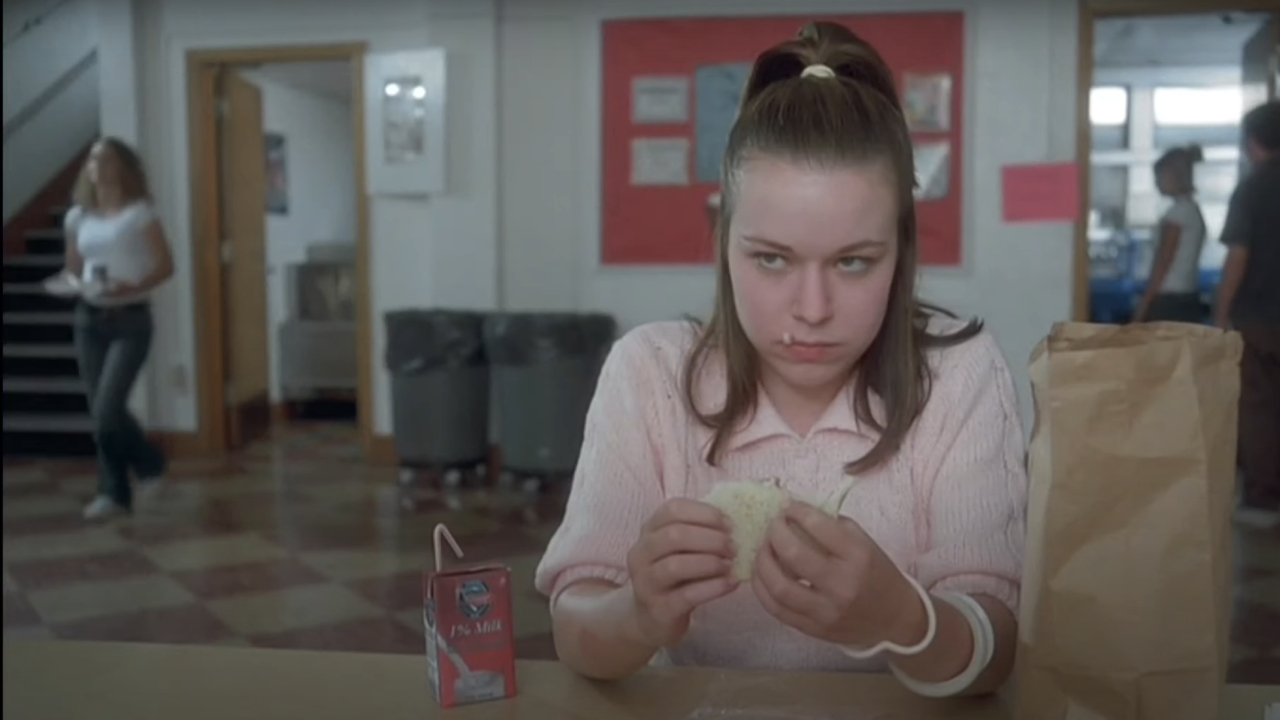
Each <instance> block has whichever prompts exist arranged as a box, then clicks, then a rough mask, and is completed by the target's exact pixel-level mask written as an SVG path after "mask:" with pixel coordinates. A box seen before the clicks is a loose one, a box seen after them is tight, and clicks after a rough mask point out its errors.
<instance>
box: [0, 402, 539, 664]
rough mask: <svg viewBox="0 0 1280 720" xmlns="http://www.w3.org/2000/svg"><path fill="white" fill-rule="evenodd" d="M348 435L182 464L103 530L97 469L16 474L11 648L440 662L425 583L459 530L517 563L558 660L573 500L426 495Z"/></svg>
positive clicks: (24, 469) (518, 607)
mask: <svg viewBox="0 0 1280 720" xmlns="http://www.w3.org/2000/svg"><path fill="white" fill-rule="evenodd" d="M358 457H359V452H358V451H357V450H356V448H355V447H354V445H353V444H352V443H351V442H350V438H349V436H348V435H345V434H344V433H343V432H342V431H341V430H340V429H339V428H326V427H325V426H322V425H321V426H317V427H316V428H312V429H310V430H309V431H307V432H305V433H293V434H290V435H288V436H285V437H283V438H280V439H278V440H277V441H275V442H273V443H269V444H264V445H262V446H258V447H255V448H253V449H252V450H251V451H249V452H248V453H246V454H245V455H244V456H243V457H238V458H235V459H232V460H230V461H227V462H219V463H212V464H211V463H176V464H175V465H176V467H175V468H174V471H173V472H172V473H171V478H170V480H171V482H170V484H169V485H168V487H167V489H166V491H165V492H164V494H163V495H162V497H161V498H159V499H158V501H157V502H156V504H155V505H154V506H152V507H150V508H146V509H144V510H143V511H140V512H139V513H138V514H137V515H135V516H134V517H132V518H127V519H121V520H116V521H112V522H109V523H105V524H89V523H86V522H85V521H83V520H82V519H81V518H80V509H81V507H82V506H83V503H84V502H85V501H86V500H87V499H88V498H89V497H91V496H92V495H93V492H94V488H95V485H96V476H95V475H94V468H93V465H92V464H91V463H85V462H78V461H77V462H39V463H19V464H11V463H6V465H5V468H4V632H5V635H27V636H39V637H57V638H73V639H100V640H136V641H149V642H173V643H201V644H235V645H256V646H262V647H279V648H308V649H342V650H354V651H369V652H402V653H418V652H421V651H422V635H421V628H422V571H423V569H425V568H426V567H428V565H429V563H430V562H431V557H430V556H431V531H432V528H433V527H434V526H435V524H436V522H438V521H443V522H446V523H447V524H448V526H449V528H450V530H451V531H452V532H453V534H454V535H455V536H456V537H457V538H458V540H459V542H460V543H461V545H462V547H463V550H464V551H465V552H466V553H467V559H469V560H488V559H502V560H503V561H505V562H506V563H507V564H508V565H509V566H510V567H511V570H512V573H513V575H514V581H515V583H516V587H517V588H519V591H518V597H517V598H516V602H515V612H516V618H515V627H516V628H517V629H518V630H519V632H520V635H521V636H520V638H519V643H518V650H519V652H520V653H521V654H522V655H523V656H525V657H550V656H551V655H552V652H553V651H552V649H551V642H550V636H549V634H548V631H549V629H550V627H549V624H548V618H547V612H546V603H545V600H544V599H543V598H541V596H539V595H537V593H536V592H535V591H534V590H533V579H532V578H533V570H534V567H535V566H536V564H537V561H538V557H539V555H540V553H541V550H542V548H543V547H545V545H546V541H547V539H548V538H549V537H550V533H551V532H552V531H553V530H554V528H555V525H556V523H557V522H558V520H559V513H560V508H561V507H562V506H563V498H557V497H549V498H547V499H545V500H542V501H540V502H539V503H536V504H529V503H526V502H523V501H522V499H521V498H520V497H519V496H518V495H514V494H512V495H504V494H501V493H492V492H483V491H470V492H464V493H462V494H460V495H459V496H455V497H450V498H445V497H442V496H440V495H439V494H437V493H433V492H427V491H421V490H418V491H415V492H413V494H412V500H413V503H412V504H413V507H412V509H406V507H405V504H404V501H405V499H406V497H408V495H407V494H406V492H405V491H403V490H402V489H401V488H400V487H399V486H398V484H397V474H398V473H397V471H396V470H395V469H394V468H381V467H379V468H375V467H370V466H367V465H364V464H363V463H361V462H359V460H358Z"/></svg>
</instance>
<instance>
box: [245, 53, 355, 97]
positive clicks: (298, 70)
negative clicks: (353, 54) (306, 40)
mask: <svg viewBox="0 0 1280 720" xmlns="http://www.w3.org/2000/svg"><path fill="white" fill-rule="evenodd" d="M254 73H255V74H256V75H257V76H258V77H261V78H263V79H265V80H271V81H273V82H277V83H280V84H281V85H286V86H288V87H291V88H294V89H295V90H301V91H303V92H309V93H314V94H316V95H323V96H325V97H329V98H333V99H335V100H342V101H344V102H351V64H350V63H348V62H346V61H344V60H338V61H330V62H294V63H268V64H266V65H259V66H257V67H255V68H254Z"/></svg>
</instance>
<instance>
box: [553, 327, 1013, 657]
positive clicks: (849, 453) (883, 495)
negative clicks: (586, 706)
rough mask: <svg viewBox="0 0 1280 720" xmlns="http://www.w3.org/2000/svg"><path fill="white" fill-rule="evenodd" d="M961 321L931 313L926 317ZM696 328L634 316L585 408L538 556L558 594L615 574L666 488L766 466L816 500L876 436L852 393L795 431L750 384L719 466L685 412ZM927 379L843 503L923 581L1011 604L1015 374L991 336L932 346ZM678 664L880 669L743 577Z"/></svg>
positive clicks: (705, 434) (707, 397)
mask: <svg viewBox="0 0 1280 720" xmlns="http://www.w3.org/2000/svg"><path fill="white" fill-rule="evenodd" d="M957 327H958V324H957V323H956V321H952V320H943V319H938V320H935V321H934V326H933V328H934V329H935V331H941V332H947V331H951V330H954V329H956V328H957ZM693 340H694V334H693V331H692V329H691V327H690V326H689V325H688V324H685V323H674V322H673V323H656V324H652V325H646V326H643V327H639V328H636V329H635V330H633V331H631V332H629V333H627V335H626V336H624V337H623V338H622V339H621V340H619V341H618V343H617V344H616V345H615V346H614V348H613V351H612V352H611V354H610V355H609V358H608V360H607V361H606V363H605V366H604V369H603V371H602V372H601V376H600V381H599V386H598V388H597V389H596V395H595V399H594V400H593V401H592V405H591V410H590V412H589V414H588V417H587V426H586V433H585V438H584V440H583V445H582V454H581V457H580V459H579V462H578V468H577V473H576V475H575V476H574V480H573V488H572V491H571V494H570V496H569V503H568V507H567V509H566V511H565V518H564V522H563V524H562V525H561V526H560V528H559V530H558V531H557V532H556V534H555V536H554V537H553V538H552V539H551V543H550V545H549V547H548V548H547V552H546V555H545V556H543V558H542V562H541V564H540V565H539V567H538V570H537V575H536V579H535V582H536V585H537V588H538V589H539V590H540V591H541V592H543V593H546V594H548V595H550V596H552V597H553V598H554V597H555V596H556V595H557V594H558V593H559V592H560V591H561V590H563V589H564V588H565V587H567V586H568V585H569V584H571V583H573V582H575V581H579V580H582V579H584V578H599V579H604V580H608V581H610V582H613V583H617V584H622V583H624V582H625V581H626V579H627V574H626V554H627V551H628V550H629V549H630V547H631V545H632V543H634V542H635V540H636V538H638V537H639V535H640V528H641V526H642V524H643V523H644V522H645V520H646V519H647V518H648V517H649V515H650V514H651V513H652V512H653V511H654V509H655V508H657V507H658V505H659V504H661V503H662V502H663V501H664V500H665V499H667V498H672V497H691V498H701V497H702V496H704V495H706V493H707V492H709V491H710V490H711V488H712V486H713V485H715V484H716V483H717V482H722V481H726V480H741V479H752V478H763V477H771V476H776V477H778V478H780V479H781V480H782V484H783V487H785V488H787V489H788V490H789V491H790V492H791V493H793V494H795V495H797V496H799V497H801V498H804V499H807V500H810V501H812V502H814V503H817V502H820V501H821V499H822V498H824V497H826V495H827V494H828V492H829V491H830V489H831V488H832V487H834V486H836V485H837V484H838V483H839V482H840V481H841V477H842V471H843V466H844V464H845V463H846V462H848V461H850V460H854V459H856V458H858V457H860V456H862V455H863V454H864V453H865V452H866V451H867V450H868V449H869V448H870V447H871V446H872V444H873V442H874V435H872V434H871V433H870V431H864V430H862V429H861V428H860V426H859V425H860V424H859V423H858V421H857V420H856V419H855V417H854V414H853V409H852V403H851V398H850V396H849V394H848V393H846V394H844V395H842V396H841V397H838V398H837V399H836V401H835V402H833V403H832V405H831V406H830V408H828V410H827V411H826V413H825V415H824V416H823V417H822V418H821V419H820V420H819V421H818V423H817V424H816V425H815V426H814V428H813V429H812V431H810V432H809V434H808V435H807V436H806V437H800V436H798V435H796V434H795V433H794V432H793V431H792V430H791V429H790V428H789V427H788V426H787V424H786V423H785V422H783V421H782V419H781V418H780V417H779V415H778V414H777V412H776V411H775V410H774V408H773V407H772V405H771V404H770V403H769V401H768V398H767V397H766V396H765V395H763V394H761V396H760V401H759V408H758V410H757V411H756V413H755V416H754V418H752V419H751V421H750V422H749V423H747V424H745V425H744V426H743V427H742V428H741V429H740V430H739V431H738V432H737V433H736V434H735V435H734V436H733V438H732V440H731V442H730V443H729V445H728V451H727V452H726V453H725V454H724V456H723V458H722V460H721V461H720V462H719V463H718V466H717V467H711V466H709V465H708V464H707V463H706V462H705V461H704V459H703V458H704V454H705V448H706V447H707V445H708V443H709V442H710V438H711V431H710V430H708V429H706V428H705V427H703V426H702V425H700V424H699V423H698V422H697V421H696V420H695V419H694V418H693V417H692V416H691V414H690V413H689V412H688V410H687V409H686V407H685V404H684V402H683V401H682V399H681V395H680V373H681V370H682V363H683V361H684V358H685V355H686V353H688V351H689V348H690V346H691V344H692V343H693ZM931 365H932V367H933V369H934V373H935V376H934V377H935V380H934V385H933V392H932V395H931V397H930V400H929V403H928V405H927V407H926V408H925V410H924V412H923V414H922V415H921V417H920V418H919V420H918V421H917V422H916V425H915V427H914V428H913V429H912V431H911V433H910V434H909V435H908V437H907V438H906V441H905V443H904V445H903V448H902V450H901V452H900V453H899V454H898V455H897V456H896V457H895V458H894V459H893V460H891V461H889V462H887V463H885V464H884V465H882V466H881V467H880V468H879V469H877V470H875V471H873V472H870V473H867V474H866V475H865V476H863V477H861V478H860V479H859V482H858V483H857V484H856V485H855V486H854V488H853V490H852V491H851V492H850V493H849V495H848V497H847V498H846V500H845V502H844V505H843V507H842V509H841V513H842V514H843V515H845V516H847V517H849V518H852V519H853V520H855V521H857V522H858V523H859V524H860V525H861V526H862V527H863V528H865V529H866V531H867V532H868V533H869V534H870V536H871V537H872V538H874V539H875V540H876V542H877V543H879V544H880V546H881V547H882V548H883V549H884V550H885V552H886V553H887V554H888V556H889V557H890V558H892V559H893V561H894V562H895V563H896V564H897V565H898V566H899V568H901V569H902V570H904V571H905V572H907V573H908V574H910V575H911V576H912V577H914V578H916V579H917V580H918V581H920V583H921V584H922V585H923V586H924V587H925V588H926V589H929V590H934V591H940V590H950V591H959V592H966V593H983V594H987V595H990V596H992V597H995V598H997V599H999V600H1001V601H1003V602H1005V603H1007V604H1008V605H1009V607H1010V608H1011V609H1013V610H1014V612H1015V613H1016V612H1017V604H1018V590H1019V583H1020V580H1021V575H1022V548H1023V537H1024V533H1025V522H1026V497H1027V478H1026V472H1025V469H1024V465H1023V452H1024V445H1023V437H1022V427H1021V424H1020V423H1019V420H1018V415H1017V411H1016V409H1015V408H1016V402H1015V399H1014V389H1013V382H1012V379H1011V378H1010V375H1009V370H1008V367H1007V365H1006V364H1005V361H1004V359H1003V357H1002V356H1001V354H1000V351H999V349H998V348H997V347H996V344H995V342H994V340H993V339H992V338H991V337H990V335H988V334H986V333H983V334H982V335H980V336H978V337H976V338H974V339H972V340H970V341H968V342H965V343H963V344H961V345H958V346H955V347H952V348H947V349H944V350H938V351H935V352H934V353H933V355H932V357H931ZM705 372H706V374H705V375H704V376H703V378H702V380H703V381H702V382H700V383H699V387H700V388H701V390H700V398H699V400H698V402H699V407H702V408H715V407H718V404H717V402H719V401H721V400H722V399H723V396H724V374H723V367H722V366H717V365H716V364H709V365H708V367H707V368H706V371H705ZM668 652H669V659H670V661H672V662H674V663H676V664H681V665H705V666H717V667H744V668H764V669H788V670H805V669H812V670H819V669H822V670H842V669H844V670H875V669H881V668H882V667H883V664H882V662H883V661H878V660H873V661H869V662H859V661H855V660H853V659H851V658H850V657H849V656H847V655H845V654H844V653H843V652H841V651H840V650H839V649H838V648H836V647H834V646H832V645H829V644H827V643H824V642H822V641H819V640H816V639H813V638H810V637H808V636H806V635H804V634H802V633H800V632H799V631H796V630H793V629H791V628H789V627H787V626H785V625H783V624H782V623H780V622H779V621H778V620H776V619H774V618H773V616H771V615H769V614H768V613H767V612H766V611H765V610H764V608H762V607H761V605H760V603H759V601H758V600H757V599H756V597H755V594H754V593H753V592H752V590H751V588H750V586H749V585H747V584H744V585H743V586H741V587H739V588H738V589H737V590H736V591H734V592H733V593H732V594H730V595H729V596H727V597H725V598H722V599H720V600H717V601H715V602H712V603H710V604H708V605H705V606H703V607H702V608H700V609H698V610H697V611H695V613H694V616H693V621H692V623H691V628H690V631H689V633H688V635H686V637H685V639H684V640H683V641H682V642H681V643H680V644H679V645H678V646H677V647H674V648H670V649H669V651H668Z"/></svg>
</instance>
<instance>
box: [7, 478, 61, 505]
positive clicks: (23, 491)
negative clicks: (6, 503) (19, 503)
mask: <svg viewBox="0 0 1280 720" xmlns="http://www.w3.org/2000/svg"><path fill="white" fill-rule="evenodd" d="M61 492H62V487H61V486H60V485H59V484H58V481H56V480H53V479H48V480H40V481H39V482H29V483H22V484H20V485H6V486H4V499H5V500H16V499H18V498H29V497H37V496H40V495H58V494H59V493H61Z"/></svg>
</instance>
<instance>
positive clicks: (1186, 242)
mask: <svg viewBox="0 0 1280 720" xmlns="http://www.w3.org/2000/svg"><path fill="white" fill-rule="evenodd" d="M1165 223H1169V224H1171V225H1175V226H1177V227H1178V228H1179V230H1180V233H1179V235H1178V250H1177V252H1175V253H1174V255H1173V264H1172V265H1170V266H1169V274H1168V275H1165V278H1164V286H1163V287H1161V288H1160V292H1162V293H1193V292H1196V291H1197V290H1199V288H1200V251H1201V249H1202V248H1203V247H1204V235H1205V229H1204V216H1203V215H1201V214H1200V206H1199V205H1197V204H1196V201H1195V200H1192V199H1191V198H1189V197H1180V198H1178V199H1176V200H1174V201H1173V205H1171V206H1170V207H1169V209H1168V210H1166V211H1165V213H1164V215H1163V216H1162V217H1161V218H1160V224H1161V225H1163V224H1165Z"/></svg>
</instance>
